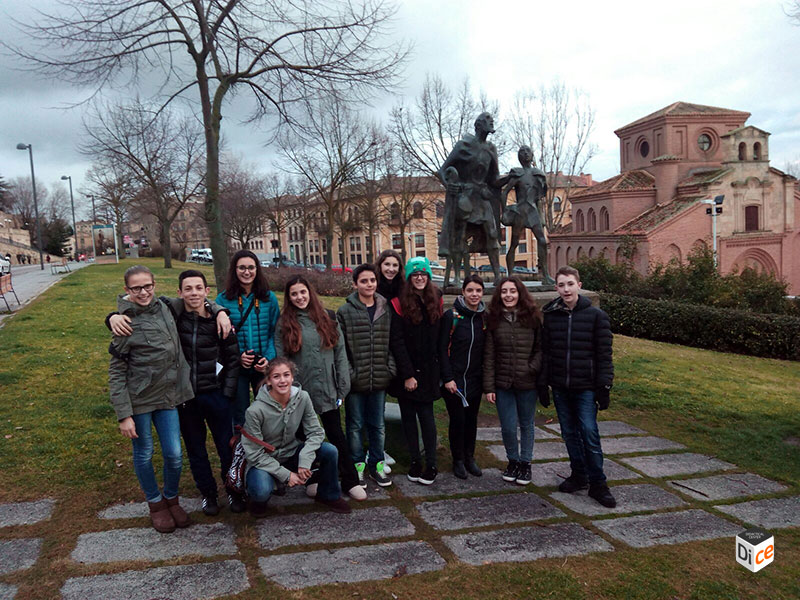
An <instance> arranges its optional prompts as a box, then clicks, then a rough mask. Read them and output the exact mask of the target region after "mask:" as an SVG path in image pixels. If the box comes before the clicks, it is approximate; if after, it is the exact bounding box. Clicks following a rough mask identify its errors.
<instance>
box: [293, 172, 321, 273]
mask: <svg viewBox="0 0 800 600" xmlns="http://www.w3.org/2000/svg"><path fill="white" fill-rule="evenodd" d="M303 184H304V182H303V180H302V179H300V178H298V179H297V180H296V181H294V182H292V183H291V184H289V185H291V189H292V190H293V193H294V195H293V196H292V197H291V198H290V199H289V200H288V201H287V203H286V207H287V214H288V215H289V221H288V224H289V225H293V226H295V227H297V228H298V229H299V231H300V240H301V241H302V242H303V264H305V265H306V266H308V254H309V250H308V232H309V231H310V230H311V227H312V226H313V224H314V220H315V215H316V213H317V212H318V207H317V206H315V205H314V203H313V202H312V198H313V197H314V195H313V194H312V193H311V192H310V191H309V189H308V187H307V185H306V186H305V187H304V185H303Z"/></svg>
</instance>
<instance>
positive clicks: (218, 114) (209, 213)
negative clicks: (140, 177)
mask: <svg viewBox="0 0 800 600" xmlns="http://www.w3.org/2000/svg"><path fill="white" fill-rule="evenodd" d="M197 72H198V83H199V87H200V99H201V104H202V108H203V124H204V125H205V127H204V129H205V136H206V204H205V221H206V225H207V227H208V238H209V245H210V246H211V254H212V256H213V257H214V279H215V280H216V284H217V289H218V290H222V289H225V275H226V272H227V270H228V248H227V245H226V244H225V234H224V232H223V231H222V218H221V214H220V212H221V211H220V205H219V130H220V122H221V121H222V99H223V97H224V96H225V91H227V84H226V83H224V82H220V83H219V87H217V91H216V93H215V94H214V104H213V106H212V104H211V98H210V96H209V92H208V80H207V79H206V78H205V74H204V73H203V74H202V75H201V69H200V68H198V70H197ZM242 247H243V248H244V245H243V246H242Z"/></svg>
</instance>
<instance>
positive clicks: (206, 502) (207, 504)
mask: <svg viewBox="0 0 800 600" xmlns="http://www.w3.org/2000/svg"><path fill="white" fill-rule="evenodd" d="M203 514H204V515H207V516H209V517H215V516H217V515H218V514H219V504H218V503H217V497H216V496H203Z"/></svg>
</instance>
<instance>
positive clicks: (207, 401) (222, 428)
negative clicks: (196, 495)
mask: <svg viewBox="0 0 800 600" xmlns="http://www.w3.org/2000/svg"><path fill="white" fill-rule="evenodd" d="M178 416H179V417H180V422H181V435H182V436H183V441H184V443H185V444H186V454H187V455H188V456H189V468H190V469H191V471H192V477H193V478H194V483H195V485H196V486H197V489H198V490H200V493H201V494H202V495H203V496H216V495H217V482H216V481H214V475H213V474H212V472H211V463H210V462H209V461H208V452H207V451H206V423H208V428H209V429H210V430H211V438H212V439H213V440H214V446H216V448H217V455H218V456H219V462H220V465H221V471H222V481H223V483H224V482H225V475H226V474H227V472H228V469H229V468H230V466H231V447H230V445H229V442H230V440H231V437H233V427H231V402H230V401H229V400H228V399H227V398H226V397H225V396H223V395H222V392H221V391H220V390H216V391H213V392H209V393H207V394H199V395H198V396H197V397H196V398H194V399H193V400H189V401H188V402H186V403H184V404H181V405H180V406H178Z"/></svg>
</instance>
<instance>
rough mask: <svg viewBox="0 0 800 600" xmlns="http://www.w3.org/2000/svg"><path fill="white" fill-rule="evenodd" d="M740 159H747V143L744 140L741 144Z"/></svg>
mask: <svg viewBox="0 0 800 600" xmlns="http://www.w3.org/2000/svg"><path fill="white" fill-rule="evenodd" d="M739 160H747V144H745V143H744V142H741V143H740V144H739Z"/></svg>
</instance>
